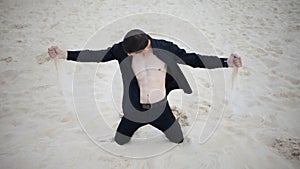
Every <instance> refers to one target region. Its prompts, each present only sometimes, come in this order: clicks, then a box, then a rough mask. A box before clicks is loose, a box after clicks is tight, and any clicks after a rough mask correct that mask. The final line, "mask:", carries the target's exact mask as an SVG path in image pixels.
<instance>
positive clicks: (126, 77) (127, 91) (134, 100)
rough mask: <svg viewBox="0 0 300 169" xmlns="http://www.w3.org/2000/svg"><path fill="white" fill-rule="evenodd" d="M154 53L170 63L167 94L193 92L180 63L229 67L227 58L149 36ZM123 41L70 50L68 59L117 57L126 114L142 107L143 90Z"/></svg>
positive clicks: (168, 66)
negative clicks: (202, 53)
mask: <svg viewBox="0 0 300 169" xmlns="http://www.w3.org/2000/svg"><path fill="white" fill-rule="evenodd" d="M149 38H150V40H151V45H152V49H153V53H154V54H155V55H156V56H157V57H158V58H159V59H161V60H162V61H163V62H165V63H166V65H167V75H166V83H165V87H166V92H167V95H168V94H169V93H170V91H172V90H174V89H182V90H183V91H184V92H185V93H187V94H190V93H192V89H191V87H190V85H189V84H188V82H187V80H186V78H185V76H184V75H183V73H182V71H181V69H180V68H179V66H178V63H179V64H186V65H189V66H192V67H194V68H196V67H199V68H208V69H213V68H221V67H228V65H227V59H225V58H219V57H217V56H204V55H199V54H196V53H187V52H186V51H185V50H184V49H180V48H179V47H178V46H177V45H175V44H174V43H172V42H169V41H166V40H162V39H153V38H151V37H150V36H149ZM122 43H123V42H119V43H117V44H114V45H113V46H112V47H111V48H108V49H105V50H81V51H68V56H67V60H72V61H77V62H107V61H111V60H117V61H118V62H119V66H120V70H121V74H122V79H123V88H124V92H123V102H122V108H123V112H124V115H126V112H132V111H134V109H139V108H140V89H139V86H138V82H137V79H136V78H135V75H134V72H133V70H132V68H131V63H132V57H130V56H128V55H127V53H126V52H125V51H124V50H123V48H122Z"/></svg>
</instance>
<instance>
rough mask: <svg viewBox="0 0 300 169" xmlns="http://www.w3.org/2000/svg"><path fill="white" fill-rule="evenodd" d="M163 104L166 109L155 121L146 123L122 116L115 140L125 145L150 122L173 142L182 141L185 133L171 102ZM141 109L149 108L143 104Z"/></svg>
mask: <svg viewBox="0 0 300 169" xmlns="http://www.w3.org/2000/svg"><path fill="white" fill-rule="evenodd" d="M163 106H165V109H164V110H163V112H162V113H161V115H160V116H159V117H158V118H156V119H154V120H153V121H149V122H146V123H143V122H136V121H132V120H129V119H127V118H125V117H122V119H121V122H120V124H119V126H118V128H117V132H116V135H115V141H116V142H117V143H118V144H120V145H123V144H125V143H127V142H129V141H130V139H131V137H132V136H133V134H134V132H135V131H137V130H138V129H139V128H140V127H142V126H144V125H147V124H150V125H152V126H153V127H156V128H157V129H159V130H160V131H162V132H163V133H164V134H165V136H166V137H167V138H168V139H169V140H170V141H171V142H174V143H182V142H183V134H182V131H181V127H180V125H179V123H178V121H177V120H176V119H175V117H174V115H173V113H172V111H171V108H170V105H169V103H168V102H167V103H166V104H164V105H163ZM141 110H145V111H146V110H147V109H144V108H143V107H142V105H141Z"/></svg>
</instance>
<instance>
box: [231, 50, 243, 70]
mask: <svg viewBox="0 0 300 169" xmlns="http://www.w3.org/2000/svg"><path fill="white" fill-rule="evenodd" d="M230 58H231V63H232V64H233V66H235V67H241V66H242V59H241V57H240V56H239V55H238V54H235V53H232V54H231V55H230Z"/></svg>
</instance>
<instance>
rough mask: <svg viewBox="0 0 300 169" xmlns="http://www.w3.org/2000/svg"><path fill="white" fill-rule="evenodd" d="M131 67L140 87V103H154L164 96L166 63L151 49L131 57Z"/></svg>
mask: <svg viewBox="0 0 300 169" xmlns="http://www.w3.org/2000/svg"><path fill="white" fill-rule="evenodd" d="M132 69H133V72H134V74H135V76H136V78H137V81H138V84H139V87H140V103H155V102H158V101H160V100H162V99H163V98H165V96H166V88H165V78H166V70H167V67H166V64H165V63H164V62H163V61H161V60H160V59H159V58H158V57H157V56H155V55H154V54H153V52H152V51H149V52H147V54H146V55H143V54H137V55H135V56H133V58H132Z"/></svg>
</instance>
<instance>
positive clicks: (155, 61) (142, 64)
mask: <svg viewBox="0 0 300 169" xmlns="http://www.w3.org/2000/svg"><path fill="white" fill-rule="evenodd" d="M131 67H132V69H133V72H134V74H135V75H139V74H144V75H145V74H148V75H149V74H151V73H155V74H156V73H159V72H162V73H164V74H165V72H166V64H165V63H164V62H163V61H161V60H160V59H159V58H158V57H157V56H156V55H154V54H150V55H148V56H134V57H133V58H132V65H131Z"/></svg>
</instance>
